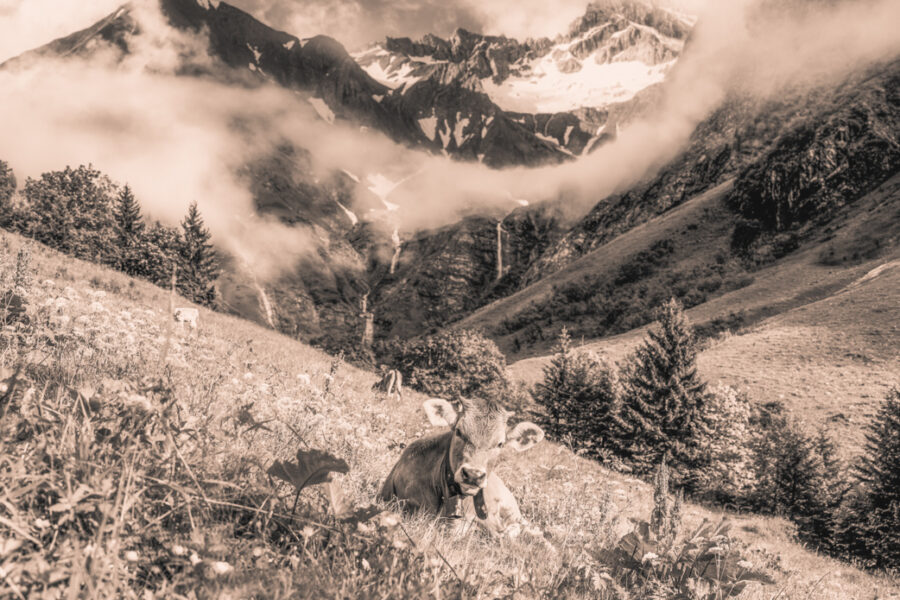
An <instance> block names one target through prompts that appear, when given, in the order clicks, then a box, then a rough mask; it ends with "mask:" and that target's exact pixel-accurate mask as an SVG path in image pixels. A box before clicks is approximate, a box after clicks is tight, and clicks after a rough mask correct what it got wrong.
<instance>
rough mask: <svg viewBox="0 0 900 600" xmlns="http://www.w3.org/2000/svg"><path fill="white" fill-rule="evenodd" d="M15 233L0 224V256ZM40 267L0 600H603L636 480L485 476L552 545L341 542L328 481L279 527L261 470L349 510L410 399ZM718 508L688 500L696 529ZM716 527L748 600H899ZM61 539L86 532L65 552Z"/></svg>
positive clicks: (102, 276)
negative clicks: (315, 467) (742, 565)
mask: <svg viewBox="0 0 900 600" xmlns="http://www.w3.org/2000/svg"><path fill="white" fill-rule="evenodd" d="M22 243H23V241H22V240H21V238H18V237H17V236H13V235H11V234H7V233H5V232H4V233H0V254H2V255H3V256H6V257H7V260H9V258H8V257H10V256H12V257H14V256H15V253H16V252H17V251H18V248H19V247H20V246H21V244H22ZM33 256H34V258H33V268H34V271H35V277H34V283H33V284H32V286H31V288H30V291H29V294H28V299H29V305H30V308H29V310H30V311H37V312H40V314H41V315H43V317H42V319H43V321H41V322H42V323H46V330H47V332H48V335H47V336H45V337H43V338H41V340H40V341H33V340H28V339H25V340H13V341H10V339H9V335H7V336H6V337H5V338H4V339H5V340H7V341H5V342H4V345H3V349H4V351H3V354H2V355H0V368H2V369H5V371H4V373H3V374H2V378H3V379H4V380H6V381H9V380H10V377H11V376H12V375H13V373H12V371H11V370H12V369H15V368H16V366H17V365H19V364H21V363H23V362H24V363H26V364H27V365H28V366H27V368H26V371H27V373H26V374H25V375H22V377H23V378H24V379H23V381H26V382H27V384H28V385H26V386H20V389H19V391H18V392H16V394H19V396H17V397H16V398H15V399H13V401H14V402H15V403H16V406H19V407H22V411H21V414H8V415H5V416H4V417H3V421H2V423H3V426H4V427H6V426H7V424H8V423H15V425H16V427H17V429H16V430H15V431H14V432H12V433H10V432H8V431H4V440H5V441H6V440H12V441H11V442H10V443H11V444H13V445H12V447H13V448H14V449H15V450H16V452H17V453H12V454H10V453H7V454H4V456H3V457H2V459H0V482H2V485H0V490H2V491H0V566H2V569H3V571H2V574H0V575H2V577H0V596H2V597H7V596H9V597H17V596H19V597H25V594H24V592H23V591H22V590H24V589H25V587H24V586H25V583H27V582H29V581H34V580H35V578H37V579H38V580H39V581H40V585H39V586H36V587H34V588H32V589H42V590H46V593H44V594H43V595H44V597H73V598H74V597H104V596H107V597H128V596H131V597H138V596H137V595H136V594H135V593H134V592H133V591H131V590H133V589H134V585H133V584H134V582H135V581H139V582H143V581H146V582H159V581H160V580H162V579H164V578H165V577H164V575H165V576H170V580H171V581H173V582H175V583H172V584H166V585H170V587H163V588H162V589H161V590H159V591H158V592H157V597H202V598H247V597H258V598H263V597H265V598H285V597H310V598H312V597H335V598H343V597H373V598H374V597H425V596H429V595H430V596H434V597H459V596H462V597H483V598H494V597H500V598H529V597H578V596H584V597H609V598H612V597H616V596H615V595H614V591H612V590H609V589H606V588H605V587H604V585H605V584H604V583H603V582H602V580H600V581H598V580H597V578H596V577H595V575H597V572H596V564H595V561H594V560H593V559H592V554H593V553H594V552H595V551H599V550H601V549H603V548H605V547H608V546H609V544H610V543H611V542H612V541H613V540H614V539H616V538H618V537H619V536H620V535H622V534H624V533H625V532H627V531H629V530H630V528H631V524H630V522H629V519H630V518H640V519H647V518H648V517H649V513H650V511H651V509H652V505H653V499H652V489H651V487H650V486H648V485H647V484H645V483H643V482H640V481H637V480H634V479H631V478H628V477H625V476H622V475H619V474H615V473H610V472H607V471H605V470H603V469H602V468H600V467H599V466H598V465H597V464H595V463H592V462H590V461H587V460H585V459H582V458H579V457H577V456H575V455H574V454H573V453H571V452H570V451H568V450H567V449H566V448H564V447H561V446H558V445H555V444H552V443H549V442H542V443H541V444H539V445H538V446H537V447H536V448H534V449H533V450H530V451H529V452H527V453H525V454H520V455H506V456H504V458H503V459H502V461H501V464H500V465H499V466H498V469H499V473H500V475H501V477H502V478H503V479H504V480H505V481H506V482H507V484H508V485H509V487H510V489H511V490H512V491H513V493H514V494H515V495H516V496H517V498H518V499H519V503H520V505H521V508H522V512H523V514H524V515H525V516H526V518H527V519H528V520H529V521H530V522H531V523H532V524H533V525H535V526H536V527H538V528H540V529H541V530H542V531H543V532H544V533H545V535H546V538H542V537H534V536H528V535H523V536H520V537H519V538H517V539H503V540H496V539H491V538H488V537H487V536H485V535H484V534H482V533H481V532H480V531H471V532H469V533H468V534H467V535H458V533H459V532H457V531H454V529H452V528H449V527H447V526H444V525H441V524H437V523H435V522H434V521H433V520H430V519H424V518H409V519H404V520H403V522H402V523H401V524H400V525H397V524H395V523H394V522H393V521H392V519H391V518H390V517H391V515H390V514H387V515H384V516H383V517H382V518H381V520H380V521H375V522H372V523H369V524H363V525H361V526H358V527H357V528H356V529H355V530H354V531H350V530H348V528H347V527H344V526H341V525H340V524H338V523H336V522H333V521H328V520H326V519H321V518H319V516H320V515H324V514H326V512H327V511H328V505H329V504H330V501H329V499H328V498H327V497H326V488H324V487H322V488H321V489H320V488H319V487H317V488H314V489H307V490H305V491H303V492H302V494H301V496H300V502H299V508H298V509H297V511H296V514H295V515H294V517H293V518H291V515H290V513H291V512H292V505H293V503H294V502H295V495H294V493H293V492H292V490H289V489H288V487H287V485H286V484H283V483H280V484H279V483H277V482H273V481H271V480H270V479H269V478H268V477H267V476H266V474H265V471H266V469H267V468H268V466H269V465H270V464H271V463H272V462H273V461H274V460H279V459H280V460H286V459H290V458H291V457H293V456H294V455H295V454H296V452H297V450H298V448H318V449H322V450H325V451H328V452H330V453H332V454H334V455H336V456H338V457H341V458H343V459H345V460H346V461H347V462H348V463H349V465H350V471H349V473H348V474H346V475H343V476H337V480H338V482H339V484H340V488H341V489H342V490H343V493H344V494H345V495H346V500H347V501H348V502H349V503H351V504H353V505H356V506H366V505H368V504H370V503H371V501H372V499H373V498H374V496H375V493H376V491H377V488H378V486H379V484H380V482H381V481H382V479H383V478H384V476H385V475H386V474H387V472H388V471H389V470H390V468H391V466H392V464H393V462H394V461H395V460H396V459H397V457H398V456H399V454H400V452H401V450H402V448H403V447H404V446H405V445H406V444H407V443H409V442H410V441H411V440H413V439H415V438H416V437H418V436H420V435H422V434H423V433H425V432H426V430H427V421H426V420H425V418H424V415H423V414H422V413H421V408H420V405H421V401H422V400H423V398H422V397H419V396H417V395H416V394H414V393H411V392H408V393H407V395H406V396H405V398H404V399H403V400H398V399H388V398H383V397H380V396H378V395H376V394H375V393H374V392H372V391H371V390H370V387H371V385H372V383H373V382H374V380H375V377H374V375H373V374H371V373H367V372H363V371H359V370H357V369H354V368H352V367H350V366H348V365H346V364H344V363H339V362H337V361H335V359H334V358H332V357H330V356H327V355H325V354H323V353H321V352H318V351H316V350H314V349H311V348H309V347H307V346H304V345H303V344H300V343H297V342H294V341H292V340H289V339H287V338H285V337H283V336H281V335H279V334H276V333H275V332H273V331H270V330H267V329H264V328H261V327H259V326H257V325H254V324H251V323H248V322H246V321H242V320H239V319H235V318H232V317H228V316H225V315H221V314H215V313H212V312H210V311H207V310H205V309H200V328H199V332H198V333H197V334H194V335H192V334H189V333H188V332H182V331H178V330H177V329H176V331H175V333H174V336H173V338H172V339H171V340H169V336H168V335H167V332H168V331H169V328H170V321H169V317H168V307H169V295H168V293H167V292H165V291H163V290H160V289H158V288H156V287H154V286H151V285H149V284H146V283H144V282H140V281H135V280H132V279H130V278H128V277H126V276H124V275H122V274H120V273H116V272H113V271H110V270H107V269H103V268H101V267H97V266H95V265H91V264H88V263H84V262H81V261H77V260H72V259H70V258H67V257H64V256H62V255H60V254H58V253H56V252H53V251H50V250H47V249H45V248H42V247H40V246H35V247H34V255H33ZM187 305H188V304H186V303H185V302H184V301H182V300H178V301H177V306H187ZM8 333H9V332H8V331H7V334H8ZM0 391H3V392H4V393H5V391H4V390H0ZM7 396H8V394H7ZM4 400H5V401H6V400H10V399H9V398H4ZM88 417H90V418H88ZM86 423H87V425H86ZM86 428H88V429H86ZM49 436H53V437H49ZM32 440H33V441H34V442H32ZM41 444H43V445H41ZM126 451H130V452H132V453H131V454H128V455H125V456H123V452H126ZM29 461H31V462H29ZM113 465H119V466H120V467H121V466H122V465H124V466H125V467H124V469H121V468H119V469H118V470H114V469H113V468H112V467H113ZM36 467H38V468H36ZM111 473H117V474H118V475H119V476H118V477H117V478H112V477H111V476H110V474H111ZM73 482H81V484H80V485H77V484H73ZM24 498H28V499H30V500H29V502H24V501H23V499H24ZM42 502H43V503H44V504H42ZM48 502H52V505H49V506H48V505H47V504H46V503H48ZM45 515H51V516H52V519H51V518H47V517H46V516H45ZM723 516H725V515H724V513H722V512H721V511H718V510H712V509H707V508H704V507H700V506H696V505H691V504H688V505H687V506H686V507H685V510H684V520H685V526H686V528H688V529H690V528H693V527H695V526H697V525H698V524H699V523H700V522H701V521H702V520H703V519H710V520H713V521H718V520H720V519H721V518H722V517H723ZM728 518H729V519H731V520H732V522H733V525H732V531H733V532H734V533H735V534H736V535H737V537H738V538H739V539H741V540H742V541H743V542H745V543H747V544H748V545H749V552H748V554H747V555H748V557H749V558H750V560H751V561H752V562H753V563H754V565H755V566H760V567H766V568H768V569H770V570H771V571H772V573H773V574H774V576H775V578H776V583H775V584H774V585H762V584H753V585H751V586H748V587H747V589H746V590H745V591H743V592H742V593H741V595H740V596H738V597H740V598H753V599H757V598H759V599H762V598H766V599H772V598H776V597H777V598H797V599H804V598H826V599H839V598H841V599H843V598H890V597H900V590H898V586H897V582H895V581H891V580H889V579H887V578H885V577H881V576H877V575H872V574H869V573H865V572H862V571H860V570H857V569H855V568H853V567H852V566H849V565H847V564H843V563H839V562H837V561H834V560H831V559H828V558H824V557H821V556H819V555H817V554H816V553H815V552H814V551H812V550H809V549H805V548H802V547H800V546H799V545H797V544H795V543H794V542H793V541H792V534H791V531H790V527H789V526H788V525H787V524H786V523H785V522H784V521H782V520H779V519H772V518H763V517H756V516H742V515H728ZM94 521H96V522H94ZM163 524H165V525H166V526H165V527H163V526H162V525H163ZM73 528H74V529H75V530H84V531H97V533H96V534H95V536H96V537H95V539H93V540H92V541H91V542H88V543H85V544H83V545H75V544H72V542H71V541H70V540H71V539H73V537H72V536H67V535H65V534H66V533H67V532H71V531H72V530H73ZM58 539H59V540H65V543H57V540H58ZM335 546H339V547H340V548H341V551H340V552H336V551H335V550H334V548H335ZM173 565H176V567H177V569H176V567H173ZM173 569H175V571H176V572H174V573H173V572H172V570H173ZM592 569H594V571H592ZM461 582H464V583H461ZM82 586H84V587H82ZM40 596H41V594H35V597H40ZM151 596H152V594H150V595H145V596H142V597H151ZM618 597H627V596H621V595H620V596H618Z"/></svg>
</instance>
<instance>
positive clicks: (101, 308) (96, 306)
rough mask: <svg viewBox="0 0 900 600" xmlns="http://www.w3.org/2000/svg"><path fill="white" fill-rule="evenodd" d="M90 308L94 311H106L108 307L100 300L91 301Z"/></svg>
mask: <svg viewBox="0 0 900 600" xmlns="http://www.w3.org/2000/svg"><path fill="white" fill-rule="evenodd" d="M90 310H91V312H92V313H102V312H106V307H105V306H103V305H102V304H100V303H99V302H91V306H90Z"/></svg>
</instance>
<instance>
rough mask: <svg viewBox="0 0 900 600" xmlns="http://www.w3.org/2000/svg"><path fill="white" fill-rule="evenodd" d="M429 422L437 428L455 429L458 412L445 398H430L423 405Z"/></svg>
mask: <svg viewBox="0 0 900 600" xmlns="http://www.w3.org/2000/svg"><path fill="white" fill-rule="evenodd" d="M422 408H424V409H425V414H426V415H428V422H429V423H431V424H432V425H434V426H435V427H453V425H454V423H456V411H455V410H453V405H452V404H450V403H449V402H447V401H446V400H444V399H443V398H429V399H428V400H426V401H425V402H423V403H422Z"/></svg>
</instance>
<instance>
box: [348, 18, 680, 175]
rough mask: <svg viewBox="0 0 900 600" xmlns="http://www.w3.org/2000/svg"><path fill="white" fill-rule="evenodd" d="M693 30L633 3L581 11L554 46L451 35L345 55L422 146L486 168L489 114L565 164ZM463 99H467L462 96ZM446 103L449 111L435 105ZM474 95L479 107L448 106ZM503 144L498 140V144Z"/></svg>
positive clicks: (655, 77)
mask: <svg viewBox="0 0 900 600" xmlns="http://www.w3.org/2000/svg"><path fill="white" fill-rule="evenodd" d="M692 25H693V21H692V20H691V19H689V18H687V17H683V16H680V15H678V14H676V13H673V12H671V11H667V10H664V9H662V8H659V7H655V6H651V5H649V4H644V3H641V2H616V1H607V2H601V3H594V4H591V5H589V6H588V8H587V11H586V12H585V14H584V15H583V16H582V17H581V18H579V19H578V20H576V21H575V22H574V23H573V24H572V26H571V28H570V30H569V31H568V32H567V33H565V34H561V35H560V36H558V37H557V38H556V39H554V40H550V39H547V38H542V39H538V40H526V41H524V42H519V41H517V40H514V39H511V38H507V37H503V36H487V35H481V34H477V33H472V32H469V31H466V30H464V29H457V30H456V32H455V33H454V34H453V36H452V37H450V38H449V39H446V40H445V39H442V38H440V37H437V36H434V35H427V36H425V37H424V38H422V39H421V40H418V41H412V40H410V39H409V38H388V39H387V40H386V41H385V42H383V43H379V44H376V45H374V46H372V47H371V48H369V49H367V50H365V51H363V52H360V53H357V54H355V55H354V56H355V58H356V60H357V61H358V62H359V64H360V65H362V66H363V67H364V68H365V69H366V71H367V72H368V73H369V74H370V75H371V76H372V77H373V78H374V79H376V80H378V81H379V82H381V83H383V84H384V85H386V86H389V87H391V88H393V90H392V92H391V94H390V95H391V96H392V97H397V98H399V99H407V98H409V100H408V101H406V102H405V104H407V105H410V106H411V109H412V110H413V111H415V112H416V114H417V117H418V118H419V119H420V121H425V122H427V123H428V127H427V129H428V133H433V132H437V133H435V134H434V135H430V137H431V138H432V139H433V140H435V141H436V142H437V141H438V137H437V135H440V142H441V143H442V146H443V147H444V148H445V149H447V150H448V151H450V152H452V151H454V150H457V151H463V154H464V155H466V156H469V157H471V156H477V157H478V158H479V159H482V160H484V161H485V162H486V163H487V164H491V165H492V166H501V165H499V164H497V163H496V161H495V160H492V159H491V156H492V152H491V149H492V148H493V147H494V146H495V145H496V143H497V139H496V138H497V135H496V133H495V131H496V129H497V128H499V127H501V123H502V122H498V121H497V120H496V118H495V117H496V115H497V113H498V111H499V112H500V113H503V112H504V111H505V113H506V115H507V116H508V117H509V119H511V120H512V122H513V123H516V124H519V125H521V126H522V127H524V128H525V130H527V131H528V132H529V133H530V134H532V135H534V136H536V137H537V138H539V139H541V140H545V141H547V142H548V143H550V144H552V145H554V146H555V147H557V148H558V149H559V150H560V151H562V152H565V153H567V154H569V155H580V154H583V153H585V152H590V151H591V150H592V149H594V148H596V147H597V146H598V145H599V144H600V143H602V142H603V141H606V140H608V139H611V138H612V137H614V135H615V126H616V124H617V123H618V122H619V119H621V117H623V116H624V117H629V116H633V112H634V111H632V110H629V106H630V105H632V104H636V103H637V102H636V98H637V97H638V96H639V95H640V94H641V93H642V92H644V94H643V96H642V97H646V96H647V94H648V93H649V92H648V89H649V88H653V87H654V86H656V85H657V84H659V83H660V82H662V81H663V79H664V77H665V75H666V73H667V71H668V70H669V69H670V68H671V67H672V66H673V65H674V64H675V62H676V60H677V59H678V56H679V55H680V53H681V51H682V50H683V48H684V44H685V42H686V40H687V37H688V35H689V33H690V31H691V27H692ZM463 90H467V91H468V92H469V93H470V94H466V93H465V92H464V91H463ZM447 94H449V95H450V97H451V99H453V100H454V102H451V103H450V104H449V109H448V103H447V102H436V101H435V100H436V99H439V98H441V96H444V95H447ZM470 95H475V96H477V97H479V98H483V99H484V100H485V101H483V102H481V103H470V102H458V101H456V97H459V96H470ZM451 134H453V135H452V136H451ZM501 139H503V137H501Z"/></svg>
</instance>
